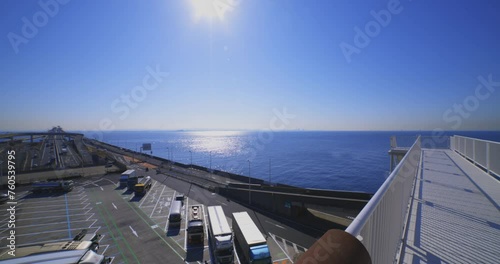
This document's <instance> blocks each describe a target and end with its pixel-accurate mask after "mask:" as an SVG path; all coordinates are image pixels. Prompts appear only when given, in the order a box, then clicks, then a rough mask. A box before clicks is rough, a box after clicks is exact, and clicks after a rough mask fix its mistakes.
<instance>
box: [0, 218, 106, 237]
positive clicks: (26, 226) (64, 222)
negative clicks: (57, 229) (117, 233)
mask: <svg viewBox="0 0 500 264" xmlns="http://www.w3.org/2000/svg"><path fill="white" fill-rule="evenodd" d="M95 221H97V219H96V220H95ZM95 221H94V223H95ZM80 222H90V221H87V220H80V221H71V223H72V224H73V223H80ZM66 223H67V222H66V221H63V222H53V223H47V224H35V225H16V229H18V228H28V227H36V226H46V225H60V224H66ZM92 224H93V223H92ZM91 226H92V225H91ZM4 231H5V230H4ZM4 231H2V232H4ZM2 232H0V234H1V233H2Z"/></svg>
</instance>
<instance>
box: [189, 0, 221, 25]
mask: <svg viewBox="0 0 500 264" xmlns="http://www.w3.org/2000/svg"><path fill="white" fill-rule="evenodd" d="M190 2H191V7H192V8H193V11H194V17H195V19H196V21H198V20H201V19H203V18H208V19H212V18H213V17H215V16H216V15H217V13H216V12H215V8H214V5H213V2H214V1H213V0H190Z"/></svg>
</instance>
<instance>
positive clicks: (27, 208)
mask: <svg viewBox="0 0 500 264" xmlns="http://www.w3.org/2000/svg"><path fill="white" fill-rule="evenodd" d="M87 204H88V203H87ZM79 205H82V204H81V203H74V204H70V203H68V207H76V206H79ZM50 207H55V208H58V207H59V208H60V207H63V205H62V204H54V205H43V206H22V207H20V206H17V208H19V209H20V210H29V211H30V212H36V210H32V209H47V208H50Z"/></svg>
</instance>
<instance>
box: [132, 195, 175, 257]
mask: <svg viewBox="0 0 500 264" xmlns="http://www.w3.org/2000/svg"><path fill="white" fill-rule="evenodd" d="M127 205H128V206H129V207H130V208H131V209H132V210H134V212H135V213H136V214H137V215H138V216H139V218H141V220H142V221H143V222H144V223H146V224H147V225H149V224H148V221H146V219H144V217H143V216H142V215H141V214H140V212H138V211H137V210H136V209H135V208H134V207H133V206H132V205H131V204H130V203H127ZM143 213H144V212H143ZM152 230H153V232H155V234H156V235H157V236H158V237H159V238H160V239H161V240H162V241H163V242H164V243H165V244H166V245H167V246H168V247H169V248H170V249H172V251H173V252H174V253H175V254H176V255H177V256H178V257H179V258H180V259H181V260H183V261H184V257H182V256H181V254H179V252H177V251H176V250H175V249H174V248H173V247H172V245H170V244H169V243H168V242H167V240H165V238H164V237H163V236H164V235H165V234H163V235H160V234H158V232H157V231H156V230H157V228H153V229H152ZM162 233H163V232H162ZM172 240H173V239H172ZM174 242H175V241H174Z"/></svg>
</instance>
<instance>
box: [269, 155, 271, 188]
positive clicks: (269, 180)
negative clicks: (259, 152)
mask: <svg viewBox="0 0 500 264" xmlns="http://www.w3.org/2000/svg"><path fill="white" fill-rule="evenodd" d="M269 185H271V158H269Z"/></svg>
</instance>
